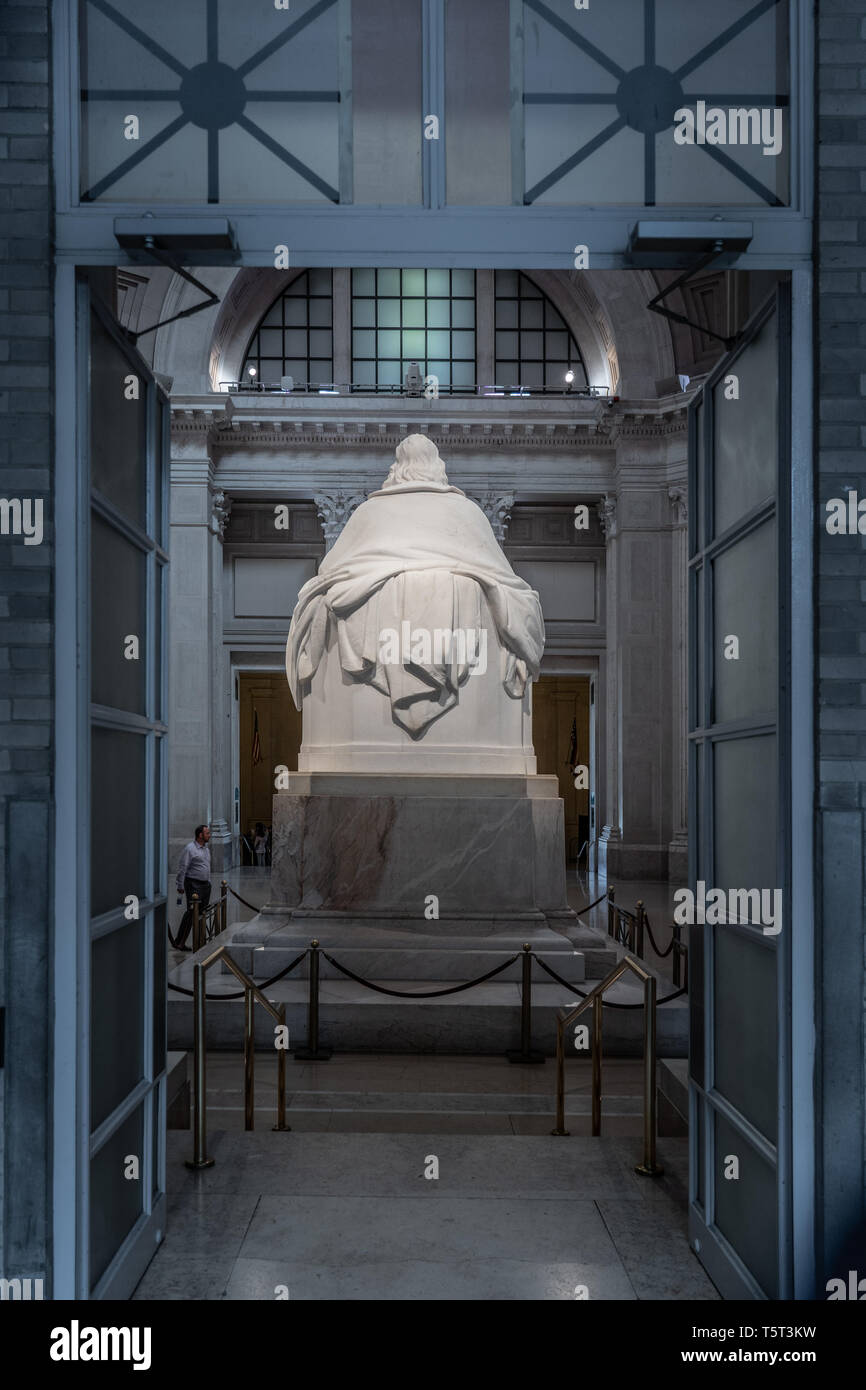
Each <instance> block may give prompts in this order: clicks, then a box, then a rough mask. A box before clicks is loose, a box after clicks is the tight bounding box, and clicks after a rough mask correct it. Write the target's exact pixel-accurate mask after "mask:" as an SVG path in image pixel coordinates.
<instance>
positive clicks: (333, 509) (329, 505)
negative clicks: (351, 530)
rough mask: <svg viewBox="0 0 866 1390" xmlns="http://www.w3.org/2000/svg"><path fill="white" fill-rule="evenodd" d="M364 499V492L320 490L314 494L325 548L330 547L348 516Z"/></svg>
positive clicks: (365, 498)
mask: <svg viewBox="0 0 866 1390" xmlns="http://www.w3.org/2000/svg"><path fill="white" fill-rule="evenodd" d="M366 500H367V494H366V493H364V492H320V493H316V494H315V495H314V497H313V501H314V502H315V504H316V511H317V512H318V514H319V520H320V521H321V523H322V532H323V534H324V537H325V549H326V550H330V549H331V546H332V545H333V544H334V541H335V540H336V539H337V537H338V536H339V534H340V532H341V531H342V529H343V527H344V526H345V524H346V522H347V521H348V520H349V517H350V516H351V515H352V513H353V512H354V511H355V510H356V509H357V508H358V507H360V505H361V503H362V502H365V501H366Z"/></svg>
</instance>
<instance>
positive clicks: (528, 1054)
mask: <svg viewBox="0 0 866 1390" xmlns="http://www.w3.org/2000/svg"><path fill="white" fill-rule="evenodd" d="M505 1055H506V1057H507V1058H508V1060H509V1062H532V1063H538V1062H543V1061H544V1053H543V1052H533V1051H532V947H531V946H530V944H529V942H528V941H524V943H523V958H522V960H521V976H520V1047H519V1048H517V1049H515V1048H509V1050H508V1051H507V1052H506V1054H505Z"/></svg>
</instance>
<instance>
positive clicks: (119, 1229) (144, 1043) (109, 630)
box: [77, 281, 169, 1298]
mask: <svg viewBox="0 0 866 1390" xmlns="http://www.w3.org/2000/svg"><path fill="white" fill-rule="evenodd" d="M77 309H78V335H79V338H78V341H79V359H78V360H79V363H80V364H81V372H82V376H81V378H80V400H81V403H82V406H83V410H82V435H81V440H80V449H81V455H82V475H83V476H82V490H83V492H84V491H88V492H89V506H87V507H84V508H83V509H82V514H83V515H86V516H87V532H86V536H85V537H84V538H83V540H84V543H85V545H86V551H87V554H88V555H89V565H90V575H89V605H88V611H89V644H88V645H89V654H90V659H89V673H85V672H82V675H81V679H82V681H86V680H88V679H89V699H88V700H87V702H86V703H87V706H88V707H89V718H88V720H87V741H88V743H89V750H88V755H87V759H86V761H85V764H84V766H85V767H87V765H88V763H89V787H90V797H89V806H90V814H89V832H90V876H89V894H88V898H89V908H88V911H87V913H86V917H87V920H88V921H89V927H90V929H89V949H87V950H85V951H84V952H83V953H82V959H81V961H80V979H79V990H80V998H81V1001H82V1010H83V1012H82V1024H83V1025H84V1026H83V1029H82V1033H83V1036H82V1044H83V1045H82V1050H81V1056H80V1077H79V1086H80V1095H81V1098H82V1101H84V1097H86V1101H84V1103H83V1104H82V1106H81V1114H82V1116H83V1117H85V1118H86V1124H85V1123H84V1121H83V1122H82V1141H81V1142H82V1145H83V1146H84V1145H86V1151H85V1152H82V1154H81V1164H82V1171H84V1172H89V1182H88V1183H86V1184H85V1185H84V1193H83V1204H84V1210H82V1211H81V1213H80V1221H79V1236H78V1285H79V1292H78V1297H80V1298H124V1297H128V1295H129V1294H130V1292H131V1291H132V1289H133V1288H134V1287H135V1285H136V1283H137V1282H138V1280H139V1278H140V1277H141V1274H142V1272H143V1270H144V1269H145V1267H146V1265H147V1263H148V1261H149V1260H150V1258H151V1256H152V1254H153V1251H154V1249H155V1247H156V1244H157V1243H158V1241H159V1239H160V1238H161V1231H162V1229H164V1226H165V1218H164V1206H165V1196H164V1193H165V1069H166V1015H165V944H166V894H165V887H166V884H165V870H164V860H165V846H164V830H163V827H164V825H165V799H166V758H165V738H166V726H165V723H164V722H163V721H164V718H165V659H164V653H165V621H164V612H165V581H166V564H167V560H168V556H167V553H166V549H165V545H166V537H167V508H166V487H165V484H166V479H167V469H166V468H165V466H164V461H165V459H166V458H167V456H168V454H167V440H168V414H169V410H168V401H167V400H166V398H165V396H164V395H163V394H162V392H161V391H160V389H159V387H158V386H157V384H156V382H155V381H154V379H153V377H152V375H151V374H150V372H149V371H148V369H147V366H146V365H145V363H144V361H143V360H142V358H141V357H140V356H139V355H138V353H137V352H136V351H135V350H134V349H133V348H132V347H131V346H130V344H129V343H128V342H127V340H126V339H125V338H124V336H123V334H122V332H121V330H120V329H119V328H118V326H117V324H116V323H115V322H114V320H113V318H112V317H111V315H110V314H109V313H108V311H107V310H106V309H105V308H104V307H103V305H102V303H101V302H100V301H99V300H98V299H97V297H96V295H95V294H94V293H92V292H91V289H90V286H89V285H88V283H87V282H86V281H81V282H80V284H79V287H78V301H77ZM85 1001H87V1002H85ZM88 1025H89V1026H88ZM85 1029H86V1034H85ZM85 1036H86V1039H87V1045H86V1046H85V1045H84V1042H85ZM85 1131H86V1132H85Z"/></svg>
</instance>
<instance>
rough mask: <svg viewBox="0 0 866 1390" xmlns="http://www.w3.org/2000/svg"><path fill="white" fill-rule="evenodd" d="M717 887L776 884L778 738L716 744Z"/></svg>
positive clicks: (714, 802)
mask: <svg viewBox="0 0 866 1390" xmlns="http://www.w3.org/2000/svg"><path fill="white" fill-rule="evenodd" d="M714 760H715V788H714V796H713V804H714V810H715V817H714V830H715V847H714V860H715V872H714V875H713V880H712V883H713V887H716V888H725V889H728V888H774V887H776V886H777V885H776V881H775V880H776V739H775V737H774V736H773V735H770V734H767V735H763V736H761V737H757V738H741V739H725V740H723V741H720V742H719V743H716V745H715V748H714Z"/></svg>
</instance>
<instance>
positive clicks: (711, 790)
mask: <svg viewBox="0 0 866 1390" xmlns="http://www.w3.org/2000/svg"><path fill="white" fill-rule="evenodd" d="M790 314H791V309H790V291H789V287H788V286H787V285H782V286H780V287H779V288H778V290H777V291H776V293H775V295H774V297H773V298H772V299H771V300H770V301H769V302H768V303H766V304H765V305H764V306H763V308H762V309H761V310H760V311H759V312H758V314H757V315H756V316H755V317H754V318H753V319H752V320H751V322H750V324H749V325H748V327H747V329H746V332H745V334H744V335H743V338H742V340H741V342H740V343H739V344H738V346H737V347H736V349H735V350H734V351H733V352H732V353H730V354H729V355H728V356H727V357H726V358H725V359H724V360H723V362H722V363H721V364H720V365H719V366H718V367H717V368H716V370H715V371H714V372H713V374H712V376H711V377H710V378H709V380H708V381H707V383H706V385H705V387H704V388H703V391H702V392H701V395H700V396H699V398H698V399H697V400H696V401H695V402H694V403H693V404H692V406H691V420H690V427H691V432H690V483H689V491H690V498H691V505H690V508H689V512H690V521H689V529H690V535H689V555H690V560H689V568H690V580H689V590H690V595H689V597H690V635H689V647H690V662H689V666H690V690H689V728H690V735H689V737H690V754H689V756H690V764H689V765H690V785H689V817H690V821H689V843H690V866H689V874H690V888H691V890H692V893H693V894H694V912H695V917H694V921H695V925H693V926H692V927H691V928H690V971H689V973H690V993H691V1003H692V1013H691V1042H690V1063H689V1069H690V1093H691V1134H692V1145H691V1147H692V1163H691V1183H690V1210H689V1225H690V1238H691V1240H692V1243H693V1245H694V1248H695V1250H696V1251H697V1253H698V1255H699V1258H700V1259H701V1260H702V1262H703V1263H704V1264H705V1265H706V1267H707V1270H708V1271H709V1273H710V1275H711V1276H712V1278H713V1280H714V1281H715V1283H716V1284H717V1286H718V1287H719V1289H720V1290H721V1291H722V1293H723V1294H724V1296H726V1297H730V1298H744V1297H745V1298H771V1299H775V1298H790V1297H791V1296H792V1292H791V1289H792V1254H791V1239H792V1232H791V1225H792V1222H791V1197H790V1128H791V1122H790V1093H791V1060H790V1058H791V1046H790V1045H791V1038H790V1013H791V967H790V960H791V950H790V924H791V905H790V891H789V890H790V871H791V869H790V842H791V837H790V791H789V788H790V767H791V763H790V732H789V725H790V720H789V702H790V690H789V675H788V672H789V650H790V646H789V616H788V609H789V603H788V587H789V585H788V573H789V559H788V557H789V555H790V542H789V535H788V532H789V521H788V518H789V512H790V508H789V506H788V498H789V490H790V425H789V422H790V417H791V394H790V354H791V327H790V324H791V318H790ZM712 890H722V893H721V894H720V893H713V892H712ZM722 894H723V895H724V902H723V903H721V902H720V901H719V899H720V898H721V897H722ZM702 904H703V905H704V906H703V908H702Z"/></svg>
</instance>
